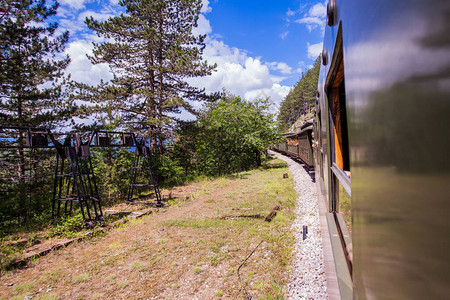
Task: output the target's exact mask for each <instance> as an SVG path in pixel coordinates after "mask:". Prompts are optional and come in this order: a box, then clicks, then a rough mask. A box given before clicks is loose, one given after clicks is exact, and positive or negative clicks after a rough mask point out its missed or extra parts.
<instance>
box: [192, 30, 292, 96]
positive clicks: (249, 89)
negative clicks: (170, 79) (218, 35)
mask: <svg viewBox="0 0 450 300" xmlns="http://www.w3.org/2000/svg"><path fill="white" fill-rule="evenodd" d="M203 57H204V59H205V60H207V61H208V62H209V63H216V64H217V68H216V71H215V72H213V74H212V75H210V76H206V77H202V78H192V79H190V80H189V82H190V83H191V84H193V85H195V86H197V87H200V88H205V89H206V92H209V93H211V92H217V91H221V90H222V89H223V88H225V89H226V90H227V91H230V92H231V93H233V94H235V95H237V96H240V97H242V98H244V99H247V100H254V99H256V98H265V97H271V100H272V101H273V102H274V103H276V104H277V105H278V104H279V103H280V102H281V100H282V99H283V98H284V97H285V96H286V95H287V94H288V93H289V89H290V87H288V86H283V85H281V84H280V82H281V81H282V80H284V79H285V78H284V77H279V76H274V75H273V74H271V70H278V71H280V72H281V73H283V72H284V73H285V74H287V73H288V72H289V73H291V72H292V68H291V67H289V66H288V65H287V64H286V63H283V62H268V63H265V62H262V60H261V58H259V57H256V58H254V57H250V56H249V55H248V54H247V53H246V52H245V51H243V50H240V49H238V48H235V47H230V46H228V45H226V44H225V43H224V42H223V41H220V40H217V39H212V38H210V37H208V38H207V40H206V48H205V51H204V52H203Z"/></svg>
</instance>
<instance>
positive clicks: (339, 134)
mask: <svg viewBox="0 0 450 300" xmlns="http://www.w3.org/2000/svg"><path fill="white" fill-rule="evenodd" d="M326 94H327V100H328V120H329V125H330V126H329V138H330V143H329V151H330V152H329V153H330V162H329V166H330V169H331V170H330V171H331V172H330V174H331V176H330V179H331V182H330V183H331V186H330V187H331V188H330V211H331V212H333V213H334V217H335V220H336V223H337V227H338V231H339V232H340V236H341V242H342V244H343V246H344V250H345V254H346V257H347V263H348V266H349V270H350V273H351V270H352V261H353V255H352V251H351V248H352V247H351V238H350V232H351V229H352V207H351V186H350V183H351V179H350V177H351V176H350V174H351V173H350V148H349V136H348V126H347V110H346V93H345V78H344V57H343V50H342V32H341V26H339V29H338V34H337V37H336V45H335V48H334V52H333V59H332V61H331V65H330V71H329V72H328V75H327V80H326Z"/></svg>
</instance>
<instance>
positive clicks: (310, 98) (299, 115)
mask: <svg viewBox="0 0 450 300" xmlns="http://www.w3.org/2000/svg"><path fill="white" fill-rule="evenodd" d="M319 70H320V56H319V57H318V58H317V59H316V61H315V62H314V65H313V67H312V68H311V69H309V70H308V71H307V72H306V73H304V74H302V78H301V79H300V81H298V82H297V83H296V84H295V86H294V87H293V88H292V89H291V91H290V92H289V94H288V95H287V96H286V98H284V100H283V101H282V102H281V105H280V112H279V114H278V117H277V121H278V128H279V129H280V131H281V132H287V131H296V130H297V129H299V128H300V127H301V125H302V124H303V123H304V121H305V120H308V119H311V118H313V117H314V106H315V101H316V94H317V83H318V80H319Z"/></svg>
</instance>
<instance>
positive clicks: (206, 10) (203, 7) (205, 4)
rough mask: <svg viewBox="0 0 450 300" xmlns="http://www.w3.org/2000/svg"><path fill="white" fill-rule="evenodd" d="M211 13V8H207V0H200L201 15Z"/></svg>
mask: <svg viewBox="0 0 450 300" xmlns="http://www.w3.org/2000/svg"><path fill="white" fill-rule="evenodd" d="M211 11H212V8H211V6H209V0H202V9H201V10H200V12H201V13H204V14H206V13H209V12H211Z"/></svg>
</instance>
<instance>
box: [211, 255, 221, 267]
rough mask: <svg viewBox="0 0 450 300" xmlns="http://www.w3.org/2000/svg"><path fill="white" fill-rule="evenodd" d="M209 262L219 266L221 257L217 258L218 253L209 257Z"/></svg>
mask: <svg viewBox="0 0 450 300" xmlns="http://www.w3.org/2000/svg"><path fill="white" fill-rule="evenodd" d="M209 263H210V264H211V266H217V265H218V264H219V263H220V261H219V259H218V258H217V255H213V256H211V257H210V258H209Z"/></svg>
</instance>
